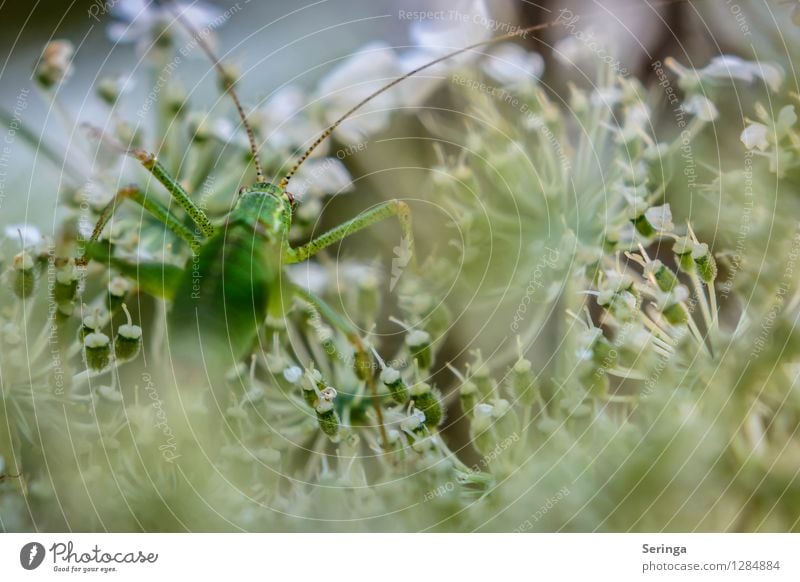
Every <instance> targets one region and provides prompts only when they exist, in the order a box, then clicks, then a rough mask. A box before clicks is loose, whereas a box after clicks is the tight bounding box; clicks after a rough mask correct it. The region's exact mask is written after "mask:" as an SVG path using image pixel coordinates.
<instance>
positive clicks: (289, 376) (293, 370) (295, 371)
mask: <svg viewBox="0 0 800 582" xmlns="http://www.w3.org/2000/svg"><path fill="white" fill-rule="evenodd" d="M302 377H303V370H301V369H300V368H299V367H297V366H289V367H288V368H286V369H284V370H283V378H284V379H285V380H286V381H287V382H289V384H297V383H298V382H299V381H300V378H302Z"/></svg>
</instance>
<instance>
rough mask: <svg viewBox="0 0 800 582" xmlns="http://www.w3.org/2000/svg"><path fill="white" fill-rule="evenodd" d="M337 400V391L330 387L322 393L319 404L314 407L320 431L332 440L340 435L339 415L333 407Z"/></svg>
mask: <svg viewBox="0 0 800 582" xmlns="http://www.w3.org/2000/svg"><path fill="white" fill-rule="evenodd" d="M335 398H336V390H334V389H333V388H331V387H328V388H326V389H325V390H323V391H322V392H321V393H320V397H319V402H318V403H317V405H316V406H315V407H314V410H315V411H316V413H317V422H318V423H319V428H320V430H321V431H322V432H323V433H325V434H326V435H328V436H329V437H331V438H333V437H336V436H337V435H338V434H339V415H338V414H336V410H334V406H333V401H334V399H335Z"/></svg>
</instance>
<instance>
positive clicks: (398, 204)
mask: <svg viewBox="0 0 800 582" xmlns="http://www.w3.org/2000/svg"><path fill="white" fill-rule="evenodd" d="M391 216H396V217H397V219H398V220H399V221H400V227H401V228H402V230H403V245H402V247H403V248H405V249H406V251H407V253H406V255H407V256H408V258H409V261H411V262H412V264H413V261H414V260H415V259H414V255H415V253H414V233H413V231H412V228H411V209H410V208H409V207H408V204H406V203H405V202H402V201H400V200H389V201H388V202H384V203H382V204H379V205H377V206H375V207H374V208H371V209H370V210H367V211H366V212H364V213H362V214H360V215H359V216H356V217H355V218H353V219H351V220H348V221H347V222H343V223H342V224H340V225H339V226H337V227H335V228H332V229H331V230H329V231H328V232H326V233H324V234H322V235H320V236H318V237H317V238H315V239H313V240H311V241H309V242H308V243H306V244H304V245H302V246H300V247H297V248H291V247H289V245H288V243H287V244H286V246H285V247H284V252H283V261H284V263H299V262H302V261H305V260H306V259H308V258H309V257H312V256H314V255H316V254H317V253H318V252H319V251H321V250H322V249H324V248H325V247H328V246H330V245H332V244H334V243H336V242H339V241H340V240H342V239H344V238H345V237H348V236H350V235H351V234H355V233H356V232H358V231H360V230H363V229H365V228H367V227H368V226H371V225H373V224H375V223H376V222H380V221H381V220H385V219H387V218H389V217H391Z"/></svg>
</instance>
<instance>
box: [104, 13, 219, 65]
mask: <svg viewBox="0 0 800 582" xmlns="http://www.w3.org/2000/svg"><path fill="white" fill-rule="evenodd" d="M172 6H173V7H174V11H173V10H172V9H170V8H169V7H167V6H162V5H161V4H160V3H158V2H151V1H149V0H119V1H118V2H116V3H114V4H113V6H112V8H111V14H112V15H113V16H114V17H115V18H116V19H117V20H116V21H114V22H112V23H111V24H110V25H109V26H108V29H107V33H108V37H109V38H110V39H111V40H112V41H113V42H118V43H135V44H136V50H137V51H138V52H139V53H140V54H142V53H144V52H146V51H147V50H148V49H149V48H150V47H151V46H152V44H153V43H155V42H158V41H159V40H161V39H163V35H164V32H165V30H166V29H167V28H168V27H170V25H173V23H175V14H176V13H177V14H180V15H181V17H182V18H183V19H185V20H186V21H187V22H188V23H189V24H190V25H191V26H192V27H193V28H194V29H195V30H197V31H198V32H199V33H200V34H201V35H202V36H203V38H204V39H205V40H206V42H209V43H211V44H213V43H214V39H213V37H212V36H211V35H210V34H209V32H210V31H211V30H213V29H214V28H215V27H217V26H218V25H219V24H220V23H221V22H220V21H221V20H222V16H223V12H222V11H221V10H220V9H219V8H217V7H216V6H214V5H212V4H208V3H205V2H172ZM172 30H176V31H179V34H180V35H181V38H182V39H185V40H186V41H187V42H188V41H190V40H191V35H189V34H188V32H187V31H186V30H184V29H183V27H181V26H180V25H179V24H177V23H175V25H174V28H173V29H172Z"/></svg>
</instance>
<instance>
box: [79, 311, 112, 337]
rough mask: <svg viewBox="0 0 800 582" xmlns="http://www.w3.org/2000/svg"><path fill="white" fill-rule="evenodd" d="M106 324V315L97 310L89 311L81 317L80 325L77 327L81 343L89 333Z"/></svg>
mask: <svg viewBox="0 0 800 582" xmlns="http://www.w3.org/2000/svg"><path fill="white" fill-rule="evenodd" d="M105 324H106V315H105V314H101V313H100V312H99V310H98V311H96V312H95V313H91V314H89V315H87V316H86V317H84V318H83V321H82V322H81V326H80V327H79V328H78V339H79V340H80V341H81V343H83V340H84V339H85V338H86V336H87V335H89V334H90V333H94V331H95V330H98V329H101V328H102V327H103V326H104V325H105Z"/></svg>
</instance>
